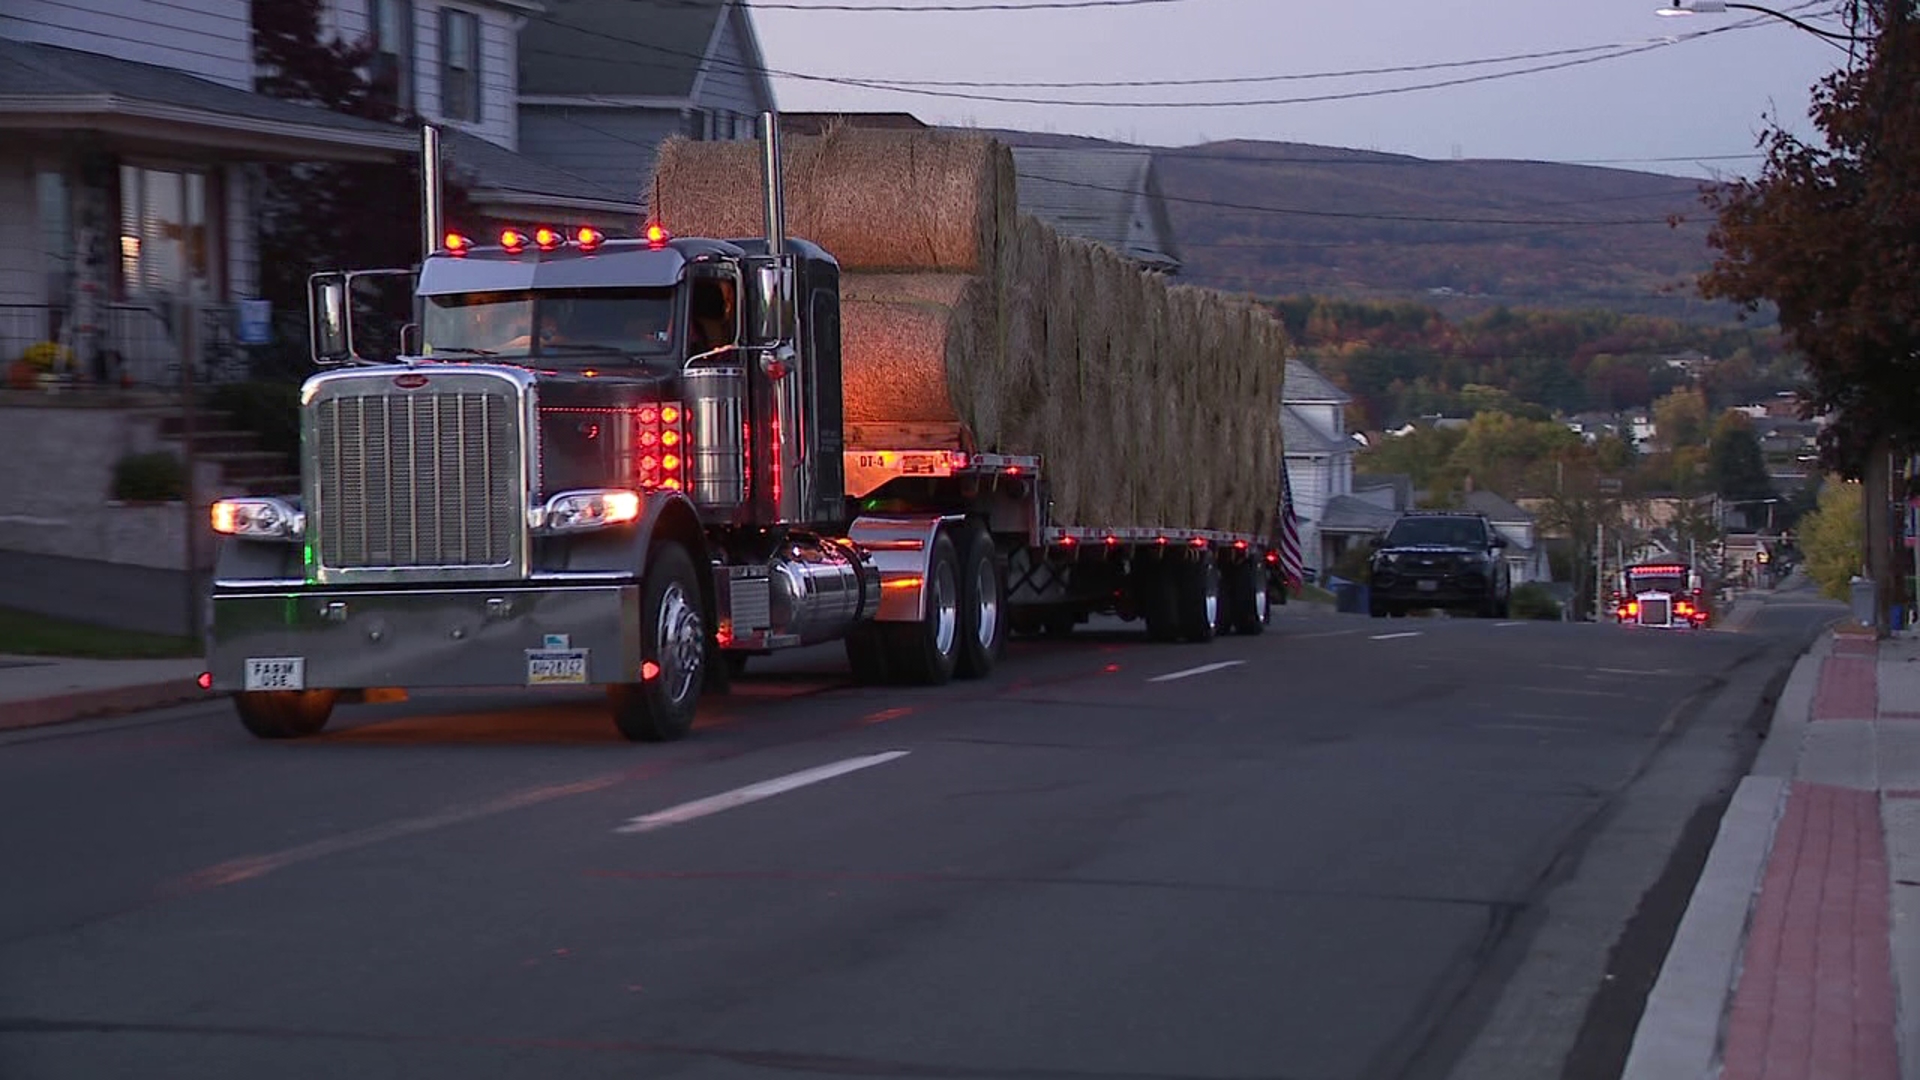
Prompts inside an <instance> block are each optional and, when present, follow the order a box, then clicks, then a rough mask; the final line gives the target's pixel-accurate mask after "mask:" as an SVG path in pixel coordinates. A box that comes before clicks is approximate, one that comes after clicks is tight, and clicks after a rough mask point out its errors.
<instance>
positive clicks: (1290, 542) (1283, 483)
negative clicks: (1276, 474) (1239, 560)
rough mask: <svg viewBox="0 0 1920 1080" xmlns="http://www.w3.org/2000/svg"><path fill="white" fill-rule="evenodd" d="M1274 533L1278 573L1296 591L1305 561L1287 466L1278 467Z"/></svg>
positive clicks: (1301, 583)
mask: <svg viewBox="0 0 1920 1080" xmlns="http://www.w3.org/2000/svg"><path fill="white" fill-rule="evenodd" d="M1273 516H1274V530H1273V531H1274V535H1275V537H1277V543H1278V545H1279V548H1280V574H1281V577H1282V578H1284V579H1285V580H1286V583H1287V588H1288V589H1290V590H1293V591H1296V592H1297V591H1298V590H1299V588H1300V586H1301V585H1303V584H1305V583H1306V562H1305V561H1304V560H1302V559H1301V557H1300V520H1299V519H1298V518H1296V517H1295V516H1294V513H1293V486H1292V485H1291V484H1289V483H1287V468H1286V466H1285V465H1282V466H1281V467H1280V505H1279V506H1278V507H1277V508H1276V509H1275V510H1274V515H1273Z"/></svg>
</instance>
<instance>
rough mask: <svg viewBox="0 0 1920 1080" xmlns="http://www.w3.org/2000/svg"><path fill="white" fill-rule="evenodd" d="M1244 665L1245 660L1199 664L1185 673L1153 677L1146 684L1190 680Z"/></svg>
mask: <svg viewBox="0 0 1920 1080" xmlns="http://www.w3.org/2000/svg"><path fill="white" fill-rule="evenodd" d="M1244 663H1246V661H1245V660H1222V661H1220V662H1219V663H1217V664H1201V665H1200V666H1199V667H1196V668H1188V669H1187V670H1185V671H1176V672H1173V673H1172V674H1168V675H1155V676H1154V677H1153V678H1151V679H1148V680H1147V681H1148V682H1174V681H1176V680H1178V679H1191V678H1193V677H1194V676H1195V675H1208V674H1211V673H1213V672H1216V671H1225V670H1226V669H1228V668H1230V667H1239V666H1240V665H1241V664H1244Z"/></svg>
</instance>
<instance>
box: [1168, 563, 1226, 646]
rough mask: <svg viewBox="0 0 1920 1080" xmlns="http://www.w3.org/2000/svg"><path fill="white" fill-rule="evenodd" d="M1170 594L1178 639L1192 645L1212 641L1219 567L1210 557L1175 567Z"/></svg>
mask: <svg viewBox="0 0 1920 1080" xmlns="http://www.w3.org/2000/svg"><path fill="white" fill-rule="evenodd" d="M1174 594H1175V603H1176V604H1177V605H1178V609H1179V629H1180V636H1181V637H1183V638H1185V639H1186V640H1188V641H1191V642H1194V643H1195V644H1204V643H1205V642H1209V641H1212V640H1213V636H1214V633H1215V631H1216V630H1217V628H1218V627H1219V625H1220V564H1219V563H1217V562H1214V561H1213V556H1212V555H1211V554H1201V555H1199V556H1198V557H1196V558H1192V559H1188V560H1184V561H1182V562H1180V563H1178V564H1176V566H1175V569H1174Z"/></svg>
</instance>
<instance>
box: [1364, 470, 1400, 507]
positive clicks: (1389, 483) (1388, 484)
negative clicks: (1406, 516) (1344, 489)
mask: <svg viewBox="0 0 1920 1080" xmlns="http://www.w3.org/2000/svg"><path fill="white" fill-rule="evenodd" d="M1375 488H1392V489H1393V504H1394V505H1395V506H1398V507H1401V508H1403V509H1404V508H1406V507H1410V506H1412V505H1413V501H1414V500H1413V477H1411V476H1409V475H1407V474H1406V473H1361V474H1359V475H1357V476H1355V477H1354V478H1353V490H1355V491H1372V490H1374V489H1375Z"/></svg>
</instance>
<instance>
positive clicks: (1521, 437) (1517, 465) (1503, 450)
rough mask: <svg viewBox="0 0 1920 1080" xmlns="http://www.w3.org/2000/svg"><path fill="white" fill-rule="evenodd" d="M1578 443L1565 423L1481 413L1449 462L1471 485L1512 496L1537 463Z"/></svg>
mask: <svg viewBox="0 0 1920 1080" xmlns="http://www.w3.org/2000/svg"><path fill="white" fill-rule="evenodd" d="M1580 445H1581V442H1580V436H1578V435H1575V434H1574V433H1573V432H1572V431H1569V430H1568V429H1567V426H1566V425H1565V424H1557V423H1554V422H1553V421H1551V420H1523V419H1521V418H1519V417H1517V416H1509V415H1507V414H1506V413H1497V412H1496V413H1481V414H1480V415H1478V416H1476V417H1474V418H1473V420H1472V421H1471V422H1470V423H1469V424H1468V425H1467V434H1466V438H1464V439H1462V440H1461V441H1460V445H1459V446H1458V447H1457V448H1455V450H1454V452H1453V457H1452V459H1451V462H1450V464H1451V465H1452V466H1453V468H1454V470H1455V471H1456V472H1458V473H1461V474H1463V475H1465V476H1468V477H1472V479H1473V482H1474V486H1476V487H1483V488H1492V489H1494V490H1495V491H1500V492H1503V493H1505V494H1508V495H1512V494H1515V493H1517V492H1518V491H1519V490H1520V489H1521V487H1522V486H1523V485H1524V484H1525V482H1526V481H1527V479H1528V476H1529V473H1531V472H1532V470H1533V467H1534V466H1535V465H1536V464H1537V463H1539V462H1542V461H1546V460H1548V459H1550V458H1552V457H1553V456H1554V454H1555V453H1556V452H1557V451H1563V450H1570V449H1572V448H1574V447H1578V446H1580Z"/></svg>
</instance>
